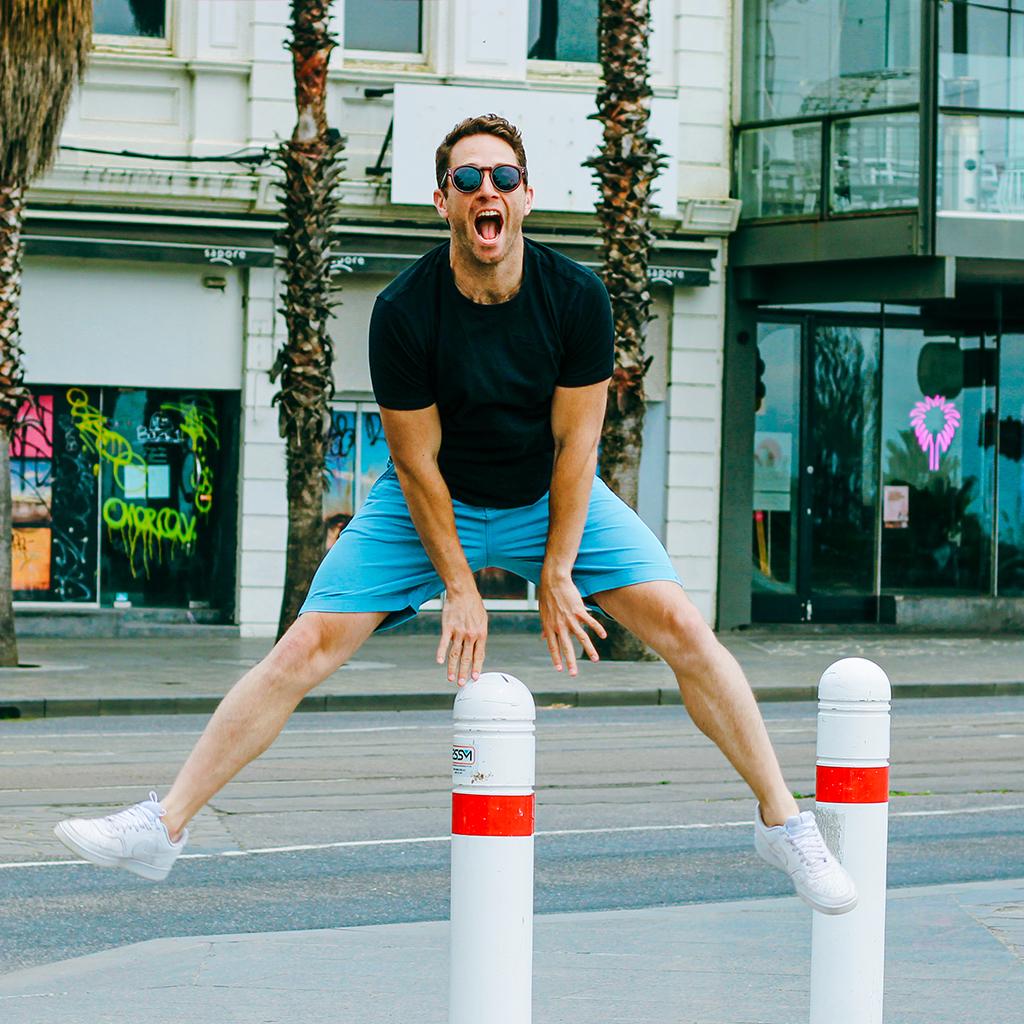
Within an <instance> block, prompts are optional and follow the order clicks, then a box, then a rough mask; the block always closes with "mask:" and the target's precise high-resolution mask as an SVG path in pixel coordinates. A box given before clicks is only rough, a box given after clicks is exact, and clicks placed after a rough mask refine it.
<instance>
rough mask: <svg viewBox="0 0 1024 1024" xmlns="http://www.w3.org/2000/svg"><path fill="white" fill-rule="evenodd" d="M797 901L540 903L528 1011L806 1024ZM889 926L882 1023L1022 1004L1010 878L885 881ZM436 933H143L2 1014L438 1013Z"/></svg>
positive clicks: (412, 929)
mask: <svg viewBox="0 0 1024 1024" xmlns="http://www.w3.org/2000/svg"><path fill="white" fill-rule="evenodd" d="M811 913H812V912H811V911H810V910H808V909H807V908H806V907H804V905H803V904H802V903H800V902H799V901H798V900H797V899H796V898H795V897H790V898H787V899H769V900H746V901H742V902H730V903H710V904H698V905H693V906H683V907H662V908H654V909H650V910H622V911H605V912H601V913H576V914H557V915H550V916H543V917H538V918H537V919H536V934H535V956H534V963H535V980H534V1021H535V1022H536V1024H583V1022H586V1024H619V1022H627V1021H628V1022H629V1024H635V1022H636V1021H643V1022H647V1024H670V1022H671V1024H798V1022H804V1021H806V1020H807V1015H808V992H809V963H810V932H811V928H810V923H811ZM887 925H888V926H887V935H886V951H887V959H886V985H885V1020H886V1022H887V1024H1007V1022H1008V1021H1011V1020H1018V1019H1019V1018H1020V1013H1021V1010H1022V1008H1024V880H1018V881H1010V882H1007V881H999V882H980V883H970V884H963V885H952V886H932V887H923V888H914V889H902V890H896V891H893V892H890V894H889V901H888V916H887ZM447 933H448V926H447V924H446V923H445V922H428V923H417V924H398V925H377V926H371V927H361V928H339V929H331V930H322V931H294V932H269V933H263V934H253V935H215V936H199V937H191V938H181V939H157V940H154V941H152V942H143V943H139V944H136V945H133V946H128V947H124V948H122V949H116V950H110V951H108V952H104V953H98V954H94V955H92V956H85V957H80V958H77V959H74V960H67V961H64V962H62V963H57V964H51V965H47V966H45V967H36V968H31V969H28V970H23V971H16V972H14V973H12V974H8V975H6V976H4V977H0V1019H3V1021H4V1022H5V1024H49V1022H51V1021H52V1022H56V1021H60V1022H61V1024H122V1022H124V1021H132V1020H139V1021H142V1020H144V1021H146V1024H181V1022H184V1021H189V1022H195V1024H293V1022H295V1021H302V1022H304V1024H318V1022H323V1024H327V1022H331V1024H335V1022H337V1021H346V1022H351V1024H385V1022H396V1024H397V1022H401V1024H442V1022H443V1021H445V1020H447V984H448V949H447V943H448V934H447ZM837 997H838V998H841V995H840V994H837ZM487 1020H488V1017H487V1012H486V1008H485V1007H481V1013H480V1022H481V1024H487Z"/></svg>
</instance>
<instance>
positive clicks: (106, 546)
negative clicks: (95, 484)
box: [68, 388, 237, 607]
mask: <svg viewBox="0 0 1024 1024" xmlns="http://www.w3.org/2000/svg"><path fill="white" fill-rule="evenodd" d="M102 397H103V405H102V411H101V410H100V409H97V408H95V407H94V406H92V405H90V404H89V402H88V399H87V396H86V395H85V394H84V393H83V392H82V391H81V390H80V389H75V388H73V389H70V390H69V391H68V401H69V402H70V404H71V417H72V420H73V421H74V424H75V429H76V430H77V431H78V432H79V435H80V437H81V438H82V441H83V443H84V444H85V446H86V450H87V451H89V452H91V453H92V455H93V458H94V460H95V463H96V465H97V466H98V472H99V477H100V501H101V508H100V515H101V519H102V536H101V541H100V560H101V573H100V583H101V585H100V600H101V602H102V603H103V604H112V603H113V602H115V601H123V600H125V599H127V600H128V601H131V603H132V604H133V605H143V606H147V607H152V606H164V607H188V606H192V607H208V606H220V607H223V606H224V605H225V604H226V603H227V602H229V601H230V597H229V594H230V592H231V591H232V590H233V578H234V558H235V550H234V549H235V544H234V520H235V491H236V485H235V476H236V472H235V466H234V458H235V451H236V446H235V444H234V438H235V437H236V436H237V434H236V431H235V428H234V422H233V421H234V416H235V415H237V414H236V413H234V410H231V411H230V412H229V410H228V408H227V406H228V405H229V403H228V401H227V400H226V398H225V397H224V396H222V395H220V394H218V393H216V392H194V391H163V390H157V389H154V388H148V389H143V388H138V389H135V388H107V389H104V392H103V396H102ZM225 580H229V581H232V582H231V584H229V586H230V590H228V589H227V588H225V587H224V581H225Z"/></svg>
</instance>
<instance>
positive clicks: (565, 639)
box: [537, 574, 608, 676]
mask: <svg viewBox="0 0 1024 1024" xmlns="http://www.w3.org/2000/svg"><path fill="white" fill-rule="evenodd" d="M537 601H538V603H539V605H540V625H541V636H543V637H544V639H545V640H546V641H547V643H548V650H549V651H550V652H551V663H552V664H553V665H554V666H555V668H556V669H558V671H559V672H561V671H562V661H563V658H564V660H565V664H566V665H568V666H569V675H571V676H574V675H576V671H577V670H576V648H575V647H574V646H573V637H575V638H576V639H577V640H579V641H580V643H581V644H583V651H584V653H585V654H586V655H587V657H588V658H590V660H591V661H597V651H596V650H594V644H593V642H592V641H591V639H590V636H589V635H588V633H587V631H586V630H585V629H584V628H583V627H584V625H587V626H589V627H590V628H591V629H592V630H593V631H594V632H595V633H596V634H597V635H598V636H599V637H601V638H602V639H604V638H605V637H606V636H607V635H608V634H607V633H606V632H605V629H604V626H602V625H601V623H600V622H598V621H597V619H595V618H594V617H593V615H591V614H590V612H588V611H587V609H586V605H584V603H583V598H582V597H580V592H579V591H578V590H577V589H576V584H575V583H573V581H572V577H571V576H552V575H549V574H542V575H541V580H540V586H539V587H538V588H537Z"/></svg>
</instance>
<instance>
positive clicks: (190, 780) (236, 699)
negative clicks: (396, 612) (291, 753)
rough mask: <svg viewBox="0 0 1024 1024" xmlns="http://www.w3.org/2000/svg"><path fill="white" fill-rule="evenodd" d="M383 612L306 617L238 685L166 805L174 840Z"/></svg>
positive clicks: (191, 756)
mask: <svg viewBox="0 0 1024 1024" xmlns="http://www.w3.org/2000/svg"><path fill="white" fill-rule="evenodd" d="M384 614H385V613H383V612H330V613H328V612H306V613H305V614H304V615H302V616H300V617H299V618H298V619H297V620H296V621H295V622H294V623H293V624H292V626H291V628H290V629H289V630H288V632H287V633H285V635H284V636H283V637H281V639H280V640H279V641H278V642H277V644H276V645H275V646H274V649H273V650H272V651H271V652H270V653H269V654H268V655H267V656H266V657H265V658H264V659H263V661H261V662H260V663H259V664H258V665H256V666H255V667H254V668H252V669H250V671H248V672H247V673H246V674H245V675H244V676H242V678H241V679H239V680H238V682H237V683H235V685H234V686H233V687H232V688H231V689H230V690H229V691H228V693H227V695H226V696H225V697H224V700H222V701H221V703H220V705H219V706H218V707H217V710H216V711H215V712H214V713H213V717H212V718H211V719H210V721H209V723H208V724H207V726H206V729H205V730H204V732H203V735H202V736H201V737H200V738H199V741H198V742H197V743H196V745H195V747H194V748H193V750H192V753H191V754H189V756H188V760H186V762H185V764H184V766H183V767H182V769H181V771H180V772H178V777H177V779H175V781H174V785H173V786H172V787H171V790H170V792H169V793H168V794H167V795H166V796H165V797H164V798H163V800H162V801H161V804H162V806H163V808H164V812H165V813H164V815H163V822H164V824H165V825H166V826H167V831H168V833H169V835H170V838H171V840H172V841H177V839H178V836H179V835H180V834H181V831H182V829H184V828H185V826H186V825H187V824H188V823H189V821H190V820H191V819H192V818H193V816H194V815H195V814H196V812H197V811H198V810H199V809H200V808H201V807H202V806H203V805H204V804H205V803H206V802H207V801H208V800H209V799H210V798H211V797H212V796H213V795H214V794H215V793H216V792H218V791H219V790H220V789H221V788H222V787H223V786H224V785H225V784H226V783H228V782H229V781H230V780H231V779H232V778H234V776H235V775H237V774H238V772H239V771H241V770H242V768H244V767H245V766H246V765H247V764H248V763H249V762H250V761H252V760H254V759H255V758H257V757H259V755H260V754H262V753H263V751H264V750H266V749H267V748H268V747H269V746H270V744H271V743H273V742H274V740H275V739H276V738H277V736H278V734H279V733H280V732H281V730H282V729H283V728H284V725H285V722H287V721H288V718H289V716H290V715H291V713H292V712H293V711H294V710H295V708H296V706H297V705H298V703H299V701H300V700H302V698H303V697H304V696H305V695H306V694H307V693H308V692H309V691H310V690H311V689H313V687H314V686H316V685H317V684H318V683H321V682H323V680H324V679H326V678H327V677H328V676H329V675H330V674H331V673H332V672H334V671H335V670H336V669H337V668H339V667H340V666H341V665H343V664H344V663H345V662H346V661H347V660H348V659H349V658H350V657H351V656H352V655H353V654H354V653H355V652H356V651H357V650H358V649H359V648H360V647H361V646H362V644H363V643H364V641H365V640H366V639H367V637H369V635H370V634H371V633H372V632H373V631H374V629H376V627H377V626H378V625H379V624H380V622H381V621H382V620H383V618H384Z"/></svg>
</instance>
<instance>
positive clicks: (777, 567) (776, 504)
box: [753, 323, 801, 594]
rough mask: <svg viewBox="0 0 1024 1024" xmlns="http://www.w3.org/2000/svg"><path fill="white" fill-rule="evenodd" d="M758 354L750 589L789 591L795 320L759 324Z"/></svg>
mask: <svg viewBox="0 0 1024 1024" xmlns="http://www.w3.org/2000/svg"><path fill="white" fill-rule="evenodd" d="M757 359H758V369H757V373H758V384H759V385H760V386H759V388H758V389H757V397H756V402H757V417H756V419H755V421H754V534H753V553H754V582H753V586H754V592H755V593H767V594H793V593H795V592H796V558H797V518H798V517H797V509H798V507H799V501H800V496H799V493H798V486H799V466H800V459H801V454H800V325H799V324H771V323H764V324H758V328H757ZM762 392H763V393H762Z"/></svg>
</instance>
